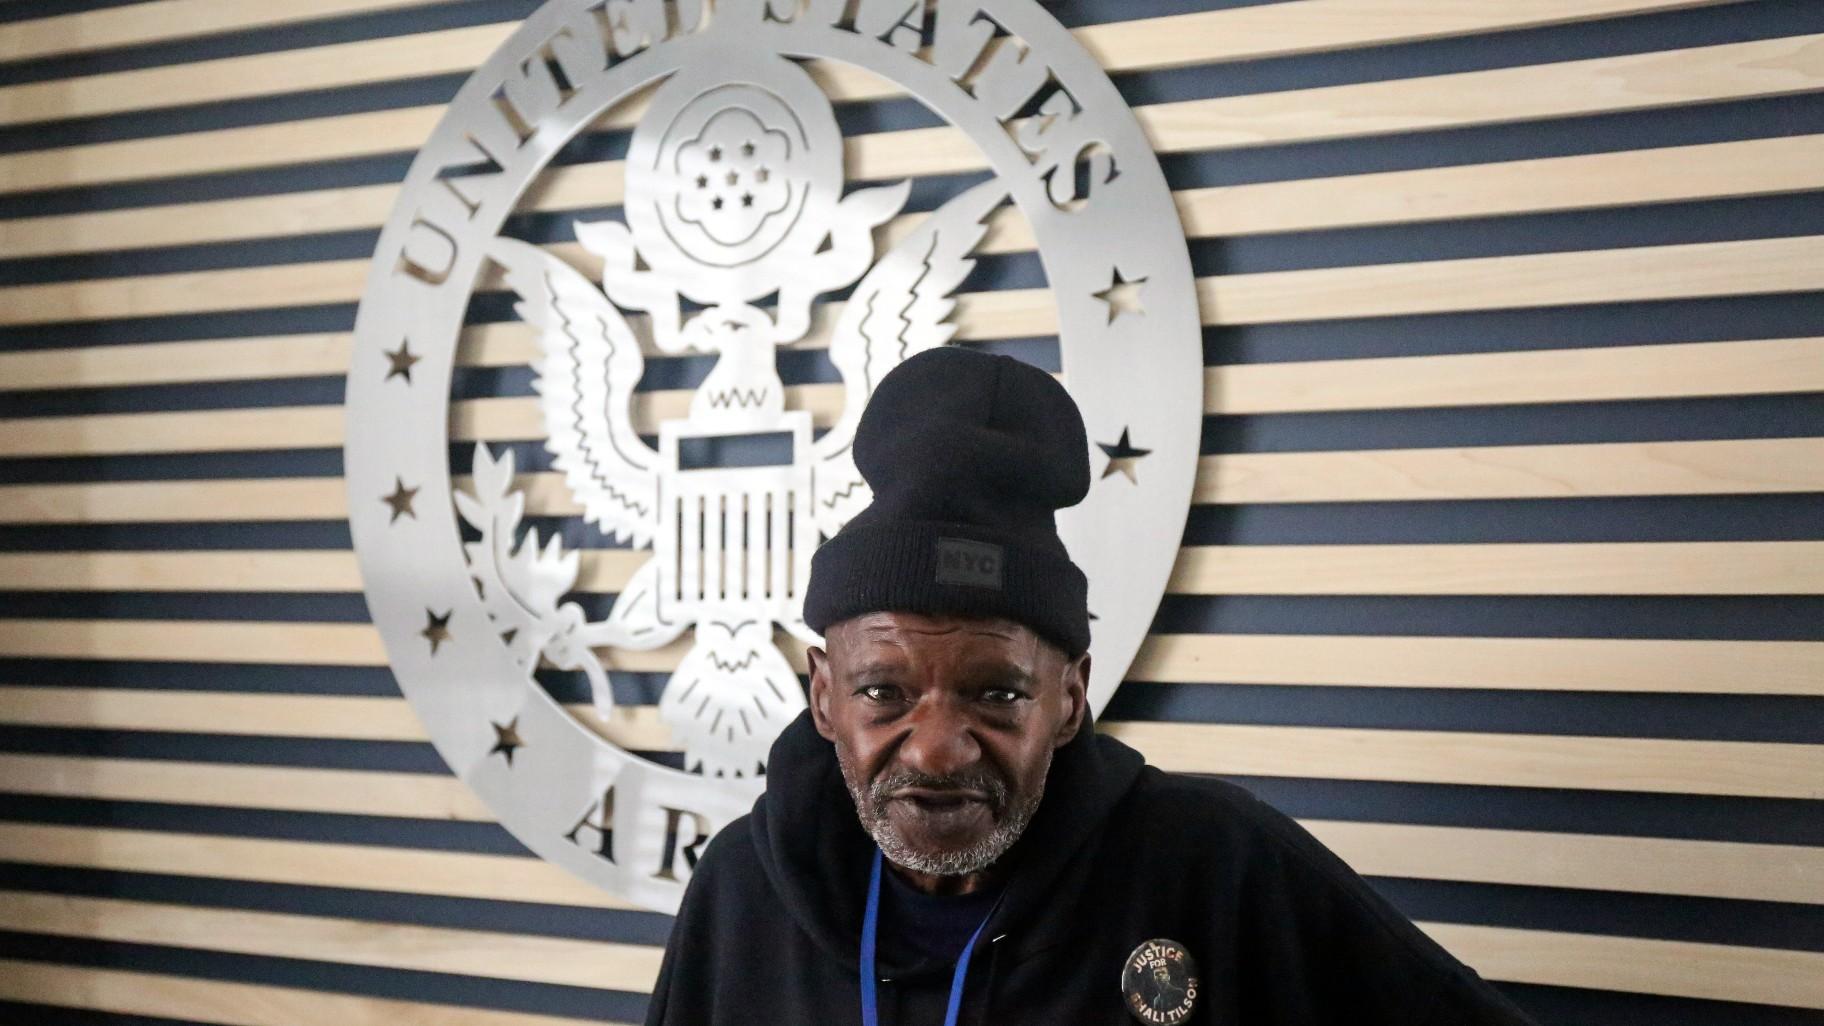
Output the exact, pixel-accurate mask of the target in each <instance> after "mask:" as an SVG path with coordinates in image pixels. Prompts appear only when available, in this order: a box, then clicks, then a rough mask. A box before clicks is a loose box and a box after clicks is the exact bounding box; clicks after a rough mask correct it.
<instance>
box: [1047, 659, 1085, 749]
mask: <svg viewBox="0 0 1824 1026" xmlns="http://www.w3.org/2000/svg"><path fill="white" fill-rule="evenodd" d="M1063 684H1064V701H1065V702H1066V703H1067V709H1066V712H1065V715H1064V720H1063V722H1062V723H1060V724H1059V725H1058V733H1057V736H1056V737H1054V738H1052V745H1051V746H1052V747H1053V748H1062V747H1064V746H1065V745H1067V744H1069V743H1070V739H1071V738H1073V737H1076V736H1077V731H1078V730H1080V729H1082V727H1083V717H1084V716H1086V715H1087V714H1088V713H1089V653H1088V652H1085V653H1083V654H1082V655H1080V656H1078V657H1076V658H1075V659H1072V660H1070V661H1068V662H1066V663H1065V664H1064V680H1063Z"/></svg>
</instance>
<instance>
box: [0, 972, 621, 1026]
mask: <svg viewBox="0 0 1824 1026" xmlns="http://www.w3.org/2000/svg"><path fill="white" fill-rule="evenodd" d="M0 998H4V999H6V1000H9V1001H28V1002H34V1003H38V1004H46V1005H55V1006H59V1007H65V1008H76V1009H84V1010H89V1011H98V1012H114V1013H118V1014H122V1015H147V1016H159V1017H162V1018H168V1019H181V1020H183V1021H185V1022H206V1023H211V1024H216V1026H299V1024H300V1023H335V1024H336V1026H632V1024H630V1023H620V1024H616V1023H606V1022H603V1021H602V1020H598V1019H569V1018H560V1017H557V1016H551V1015H533V1014H530V1013H526V1012H497V1011H490V1010H487V1009H478V1008H465V1007H460V1006H457V1005H435V1004H426V1003H423V1002H418V1001H397V1000H393V999H390V998H375V997H363V996H359V995H353V994H334V993H330V992H328V991H322V990H304V989H299V988H293V987H270V986H263V985H257V984H250V983H230V982H227V981H223V980H205V979H196V978H194V977H189V976H162V975H159V974H156V973H143V972H130V971H128V970H125V969H101V968H94V967H91V966H66V965H55V964H52V963H48V962H23V961H13V960H10V959H0Z"/></svg>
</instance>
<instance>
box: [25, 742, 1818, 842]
mask: <svg viewBox="0 0 1824 1026" xmlns="http://www.w3.org/2000/svg"><path fill="white" fill-rule="evenodd" d="M1099 728H1100V729H1101V730H1103V731H1104V732H1106V733H1108V734H1110V735H1111V736H1114V737H1117V738H1120V739H1121V740H1123V741H1125V742H1127V743H1128V744H1131V745H1133V746H1134V747H1135V748H1138V749H1139V750H1140V751H1141V752H1142V753H1144V754H1145V755H1146V756H1147V759H1148V761H1149V762H1151V763H1152V764H1153V765H1155V766H1158V767H1160V768H1161V769H1166V770H1172V771H1178V772H1186V773H1215V774H1224V775H1242V776H1279V777H1291V778H1295V779H1323V780H1382V781H1399V782H1404V783H1415V784H1470V785H1477V786H1485V787H1550V788H1570V789H1579V790H1596V791H1632V792H1643V793H1654V794H1703V795H1723V796H1737V797H1758V798H1800V799H1820V798H1824V745H1804V744H1779V743H1764V742H1748V741H1688V740H1665V739H1658V738H1629V737H1574V736H1564V735H1555V734H1537V735H1533V734H1490V733H1477V732H1470V731H1425V730H1382V729H1361V728H1343V727H1283V726H1254V725H1244V724H1223V723H1154V722H1144V723H1143V722H1134V721H1122V722H1114V721H1104V722H1103V723H1101V724H1099ZM267 771H268V768H255V767H247V766H238V765H234V764H218V763H178V762H164V761H149V760H132V759H108V758H86V757H76V756H45V755H4V756H0V790H8V791H15V792H19V793H23V794H50V795H58V796H63V797H89V798H105V799H112V800H116V801H154V802H156V801H166V802H179V803H190V804H211V805H231V806H236V807H250V808H274V809H285V810H291V811H316V812H344V813H356V814H361V815H382V816H415V817H418V818H445V817H449V818H462V819H487V818H489V817H488V816H487V814H486V811H485V810H484V809H481V808H479V802H478V801H477V800H476V799H474V798H473V797H471V796H469V795H468V793H467V792H466V791H465V790H463V789H462V785H461V784H460V783H459V782H458V781H457V780H456V779H455V778H454V777H444V776H441V775H429V774H409V773H392V774H371V773H357V771H352V770H314V769H313V770H298V769H289V768H283V769H280V768H271V769H270V771H271V772H273V773H277V774H278V776H276V777H273V778H271V779H270V780H268V781H267V784H266V786H265V787H264V788H261V787H259V786H257V785H256V781H259V780H261V779H263V778H262V777H261V774H262V773H263V772H267ZM217 776H221V778H222V782H221V783H220V784H213V783H211V782H210V781H212V780H214V779H215V778H216V777H217ZM368 777H373V778H374V780H375V781H376V783H375V784H373V785H372V786H373V787H376V788H390V790H387V791H385V792H384V793H378V794H376V793H371V792H370V785H369V783H368V781H367V778H368ZM415 794H416V795H420V796H421V797H420V798H419V804H417V805H412V804H409V803H410V802H411V800H412V797H413V795H415ZM383 810H390V811H383Z"/></svg>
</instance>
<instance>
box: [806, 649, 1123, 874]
mask: <svg viewBox="0 0 1824 1026" xmlns="http://www.w3.org/2000/svg"><path fill="white" fill-rule="evenodd" d="M825 640H826V642H827V645H828V652H827V653H825V652H824V651H823V650H820V649H816V648H813V649H811V650H810V663H811V712H812V718H813V719H814V721H815V722H816V725H817V730H818V733H820V734H822V735H823V736H824V737H825V738H828V739H829V740H830V741H832V742H833V743H834V744H835V746H836V757H837V760H838V762H839V763H840V764H841V766H842V774H843V779H844V781H845V782H846V783H847V784H848V788H849V793H850V795H851V796H852V797H853V798H854V799H855V810H856V814H857V815H858V816H859V817H860V819H861V823H862V826H863V828H865V829H866V830H867V831H868V833H869V834H870V835H871V836H873V838H874V840H875V842H876V843H878V844H879V845H880V848H881V851H882V852H884V853H885V854H886V855H887V857H888V858H889V859H891V860H892V861H893V862H894V863H895V864H897V865H899V866H902V867H904V868H906V869H910V870H913V871H914V872H916V873H922V874H930V875H934V876H967V875H970V874H974V873H979V872H981V871H982V870H984V869H986V868H987V867H988V866H989V865H990V864H992V863H993V862H994V861H995V860H996V859H998V858H1000V857H1001V856H1002V855H1003V854H1005V853H1006V851H1007V849H1008V848H1010V847H1012V845H1013V842H1014V841H1015V840H1017V839H1018V838H1019V835H1020V832H1021V831H1022V830H1024V829H1025V826H1026V824H1027V822H1028V821H1030V820H1031V818H1032V814H1033V813H1034V812H1035V811H1037V809H1038V806H1039V799H1040V798H1042V797H1043V796H1044V793H1045V776H1046V773H1047V772H1048V771H1049V770H1050V768H1051V756H1052V752H1053V751H1055V750H1056V749H1057V748H1059V747H1061V746H1062V745H1064V744H1065V743H1066V742H1068V741H1069V740H1070V739H1071V738H1072V737H1073V736H1074V735H1075V734H1076V732H1077V728H1078V726H1079V725H1081V723H1082V720H1083V713H1084V702H1085V699H1084V693H1085V690H1084V689H1085V685H1086V683H1087V681H1088V678H1089V657H1088V656H1086V655H1085V656H1080V657H1078V658H1077V659H1075V660H1071V659H1068V658H1066V656H1065V655H1064V653H1063V652H1062V651H1060V650H1059V649H1057V648H1056V647H1055V646H1053V645H1051V644H1049V643H1047V642H1046V641H1044V640H1042V639H1041V638H1040V637H1039V636H1038V635H1036V634H1034V633H1033V632H1032V631H1031V630H1030V629H1029V628H1027V627H1025V626H1022V625H1020V624H1017V623H1014V622H1012V621H1010V620H1001V619H972V618H964V617H948V616H922V615H919V614H914V613H868V614H864V615H862V616H858V617H855V618H853V619H850V620H845V621H843V622H842V623H839V624H836V625H835V626H833V627H831V628H830V630H829V632H828V634H827V635H826V636H825Z"/></svg>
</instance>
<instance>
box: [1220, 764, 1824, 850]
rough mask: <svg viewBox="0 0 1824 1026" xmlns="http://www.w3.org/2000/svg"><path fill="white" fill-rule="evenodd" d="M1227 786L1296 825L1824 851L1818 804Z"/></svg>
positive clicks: (1546, 792) (1539, 791)
mask: <svg viewBox="0 0 1824 1026" xmlns="http://www.w3.org/2000/svg"><path fill="white" fill-rule="evenodd" d="M1226 779H1228V780H1230V781H1232V782H1234V783H1237V784H1240V785H1241V786H1243V787H1245V788H1247V789H1248V790H1249V791H1252V792H1253V793H1254V794H1256V795H1258V796H1259V797H1260V798H1262V799H1263V800H1265V801H1266V802H1268V803H1269V804H1271V805H1272V806H1274V807H1275V808H1277V809H1279V810H1280V811H1282V812H1284V813H1286V814H1287V815H1289V816H1297V817H1299V818H1301V819H1341V820H1353V821H1359V822H1371V823H1422V824H1427V825H1431V826H1459V827H1481V828H1486V829H1490V830H1544V831H1552V832H1559V833H1571V834H1579V833H1585V834H1617V835H1622V836H1632V837H1675V838H1685V839H1688V840H1694V841H1743V842H1749V843H1759V844H1797V845H1806V846H1811V847H1817V846H1819V845H1824V802H1817V801H1803V800H1800V799H1796V798H1739V797H1718V796H1713V795H1683V794H1649V793H1646V792H1624V791H1574V790H1569V789H1562V788H1539V787H1482V786H1469V785H1457V784H1408V783H1389V782H1383V781H1374V780H1320V779H1307V778H1288V777H1250V776H1227V777H1226Z"/></svg>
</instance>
